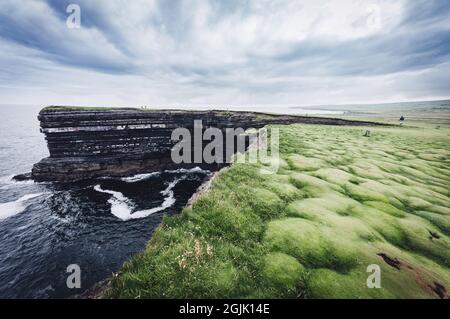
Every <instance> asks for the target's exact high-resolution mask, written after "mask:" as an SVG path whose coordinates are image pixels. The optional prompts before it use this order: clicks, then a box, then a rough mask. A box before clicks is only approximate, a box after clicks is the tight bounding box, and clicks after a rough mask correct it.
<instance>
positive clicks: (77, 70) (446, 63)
mask: <svg viewBox="0 0 450 319" xmlns="http://www.w3.org/2000/svg"><path fill="white" fill-rule="evenodd" d="M70 3H75V4H78V5H79V7H80V8H81V27H80V28H69V27H68V26H67V18H68V16H69V15H70V14H69V13H67V12H66V9H67V6H68V5H69V4H70ZM70 21H73V20H70ZM449 56H450V1H448V0H398V1H396V0H370V1H363V0H361V1H359V0H339V1H336V0H304V1H300V0H279V1H269V0H254V1H245V0H215V1H207V0H179V1H176V0H166V1H162V0H161V1H157V0H132V1H129V0H96V1H92V0H71V1H65V0H23V1H17V0H0V70H1V71H0V97H1V102H0V103H2V104H8V103H11V104H61V105H122V106H139V105H153V106H176V107H180V106H228V105H232V106H239V105H243V106H255V107H256V106H269V107H270V106H273V107H275V106H278V105H284V106H294V105H295V106H297V105H299V106H302V105H321V104H345V103H366V102H367V103H374V102H395V101H411V100H431V99H444V98H449V97H450V60H449Z"/></svg>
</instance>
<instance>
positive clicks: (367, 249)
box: [105, 125, 450, 298]
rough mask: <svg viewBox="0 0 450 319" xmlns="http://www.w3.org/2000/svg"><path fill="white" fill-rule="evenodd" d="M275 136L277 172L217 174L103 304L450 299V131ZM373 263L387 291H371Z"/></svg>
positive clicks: (284, 132)
mask: <svg viewBox="0 0 450 319" xmlns="http://www.w3.org/2000/svg"><path fill="white" fill-rule="evenodd" d="M279 128H280V140H281V141H280V153H281V159H280V161H279V164H280V169H279V171H278V172H277V174H273V175H267V174H263V173H262V171H263V170H264V167H263V166H262V165H255V164H234V165H232V166H230V167H228V168H226V169H224V170H223V171H221V173H220V174H219V176H218V178H216V179H215V181H214V184H213V188H212V190H211V191H210V192H209V193H207V194H205V195H204V196H202V197H200V199H198V200H197V201H196V202H195V204H194V205H193V207H192V208H189V209H185V210H184V211H183V213H182V214H180V215H179V216H176V217H166V218H165V219H164V221H163V223H162V225H161V226H160V227H159V228H158V230H157V231H156V233H155V234H154V236H153V238H152V240H151V241H150V242H149V244H148V247H147V248H146V250H145V251H144V252H143V253H141V254H139V255H137V256H135V257H133V258H132V259H131V260H130V261H129V262H127V263H126V264H125V265H124V266H123V268H122V269H121V270H120V271H119V272H118V273H117V274H115V275H114V276H113V279H112V282H111V288H110V289H109V290H108V291H106V293H105V297H111V298H185V297H189V298H201V297H205V298H221V297H227V298H228V297H230V298H440V297H448V295H449V290H450V188H449V185H450V169H449V168H450V143H449V142H450V135H449V132H450V130H448V129H439V130H436V129H434V128H361V127H332V126H314V125H291V126H279ZM366 130H370V131H371V136H370V137H364V136H363V134H364V132H365V131H366ZM372 264H376V265H379V267H380V269H381V288H380V289H377V288H374V289H369V288H368V287H367V285H366V281H367V277H368V276H369V275H370V273H368V272H367V267H368V265H372Z"/></svg>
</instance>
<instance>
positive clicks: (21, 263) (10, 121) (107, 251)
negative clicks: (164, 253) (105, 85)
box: [0, 105, 210, 299]
mask: <svg viewBox="0 0 450 319" xmlns="http://www.w3.org/2000/svg"><path fill="white" fill-rule="evenodd" d="M41 108H42V107H40V106H5V105H2V106H0V298H11V299H12V298H33V299H34V298H46V299H47V298H57V299H59V298H70V297H73V296H76V295H79V294H81V293H83V292H84V291H85V290H87V289H89V288H90V287H92V286H93V285H94V284H96V283H97V282H99V281H102V280H104V279H106V278H108V277H110V276H111V274H112V273H113V272H116V271H117V270H118V269H119V268H120V267H121V265H122V264H123V263H124V262H125V261H126V260H128V259H129V258H130V257H131V256H133V255H134V254H136V253H139V252H141V251H142V250H144V249H145V247H146V245H147V242H148V241H149V239H150V238H151V236H152V234H153V232H154V231H155V229H156V227H157V226H158V225H159V224H160V223H161V220H162V218H163V216H164V215H169V216H171V215H176V214H179V213H180V212H181V210H182V208H183V207H184V206H185V204H186V202H187V201H188V200H189V198H190V197H191V196H192V194H193V193H194V192H195V190H196V189H197V188H198V186H200V185H201V183H202V182H203V181H204V180H205V178H207V177H208V175H209V174H210V172H208V171H204V170H201V169H199V168H196V169H192V170H175V171H166V172H162V173H149V174H140V175H136V176H130V177H127V178H102V179H97V180H87V181H83V182H77V183H64V184H61V183H34V182H32V181H25V182H16V181H14V180H13V179H12V177H13V176H14V175H17V174H21V173H26V172H30V171H31V168H32V166H33V164H34V163H36V162H38V161H39V160H41V159H42V158H44V157H47V156H48V150H47V146H46V142H45V139H44V135H43V134H42V133H40V130H39V122H38V120H37V115H38V112H39V110H40V109H41ZM71 265H77V266H79V270H80V285H81V286H80V288H76V287H75V288H72V287H73V285H72V284H69V285H68V284H67V281H68V279H69V283H73V282H74V281H73V277H70V278H69V276H70V275H71V274H72V273H73V268H71V267H70V266H71ZM69 287H71V288H69Z"/></svg>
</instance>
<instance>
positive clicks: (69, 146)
mask: <svg viewBox="0 0 450 319" xmlns="http://www.w3.org/2000/svg"><path fill="white" fill-rule="evenodd" d="M38 118H39V121H40V123H41V131H42V132H43V133H44V134H45V138H46V140H47V144H48V149H49V152H50V157H48V158H45V159H43V160H41V161H40V162H39V163H37V164H35V165H34V167H33V169H32V174H31V176H32V178H33V179H34V180H36V181H60V182H65V181H74V180H81V179H88V178H96V177H102V176H128V175H133V174H140V173H147V172H152V171H159V170H164V169H174V168H180V167H192V166H203V167H204V168H209V169H215V168H218V167H217V165H207V164H200V165H199V164H182V165H177V164H175V163H173V162H172V160H171V156H170V155H171V149H172V147H173V145H174V143H175V142H174V141H172V140H171V134H172V131H173V130H174V129H175V128H180V127H183V128H187V129H189V130H192V129H193V126H194V120H202V124H203V127H204V128H208V127H216V128H220V129H222V130H224V129H226V128H232V127H242V128H243V129H248V128H261V127H263V126H265V125H268V124H292V123H309V124H330V125H374V124H375V123H369V122H357V121H346V120H342V119H329V118H319V117H303V116H288V115H272V114H263V113H252V112H228V111H181V110H144V109H125V108H109V109H107V108H77V107H47V108H45V109H43V110H42V111H41V112H40V113H39V116H38Z"/></svg>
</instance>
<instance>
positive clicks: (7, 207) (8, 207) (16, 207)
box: [0, 193, 44, 220]
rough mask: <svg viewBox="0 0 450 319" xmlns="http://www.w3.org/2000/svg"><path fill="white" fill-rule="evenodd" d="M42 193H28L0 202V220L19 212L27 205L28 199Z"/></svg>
mask: <svg viewBox="0 0 450 319" xmlns="http://www.w3.org/2000/svg"><path fill="white" fill-rule="evenodd" d="M42 194H44V193H39V194H28V195H25V196H22V197H20V198H19V199H18V200H15V201H13V202H8V203H0V220H3V219H6V218H8V217H11V216H14V215H17V214H20V213H21V212H23V211H24V210H25V208H27V206H28V205H29V203H27V201H28V200H30V199H32V198H36V197H38V196H41V195H42Z"/></svg>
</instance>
